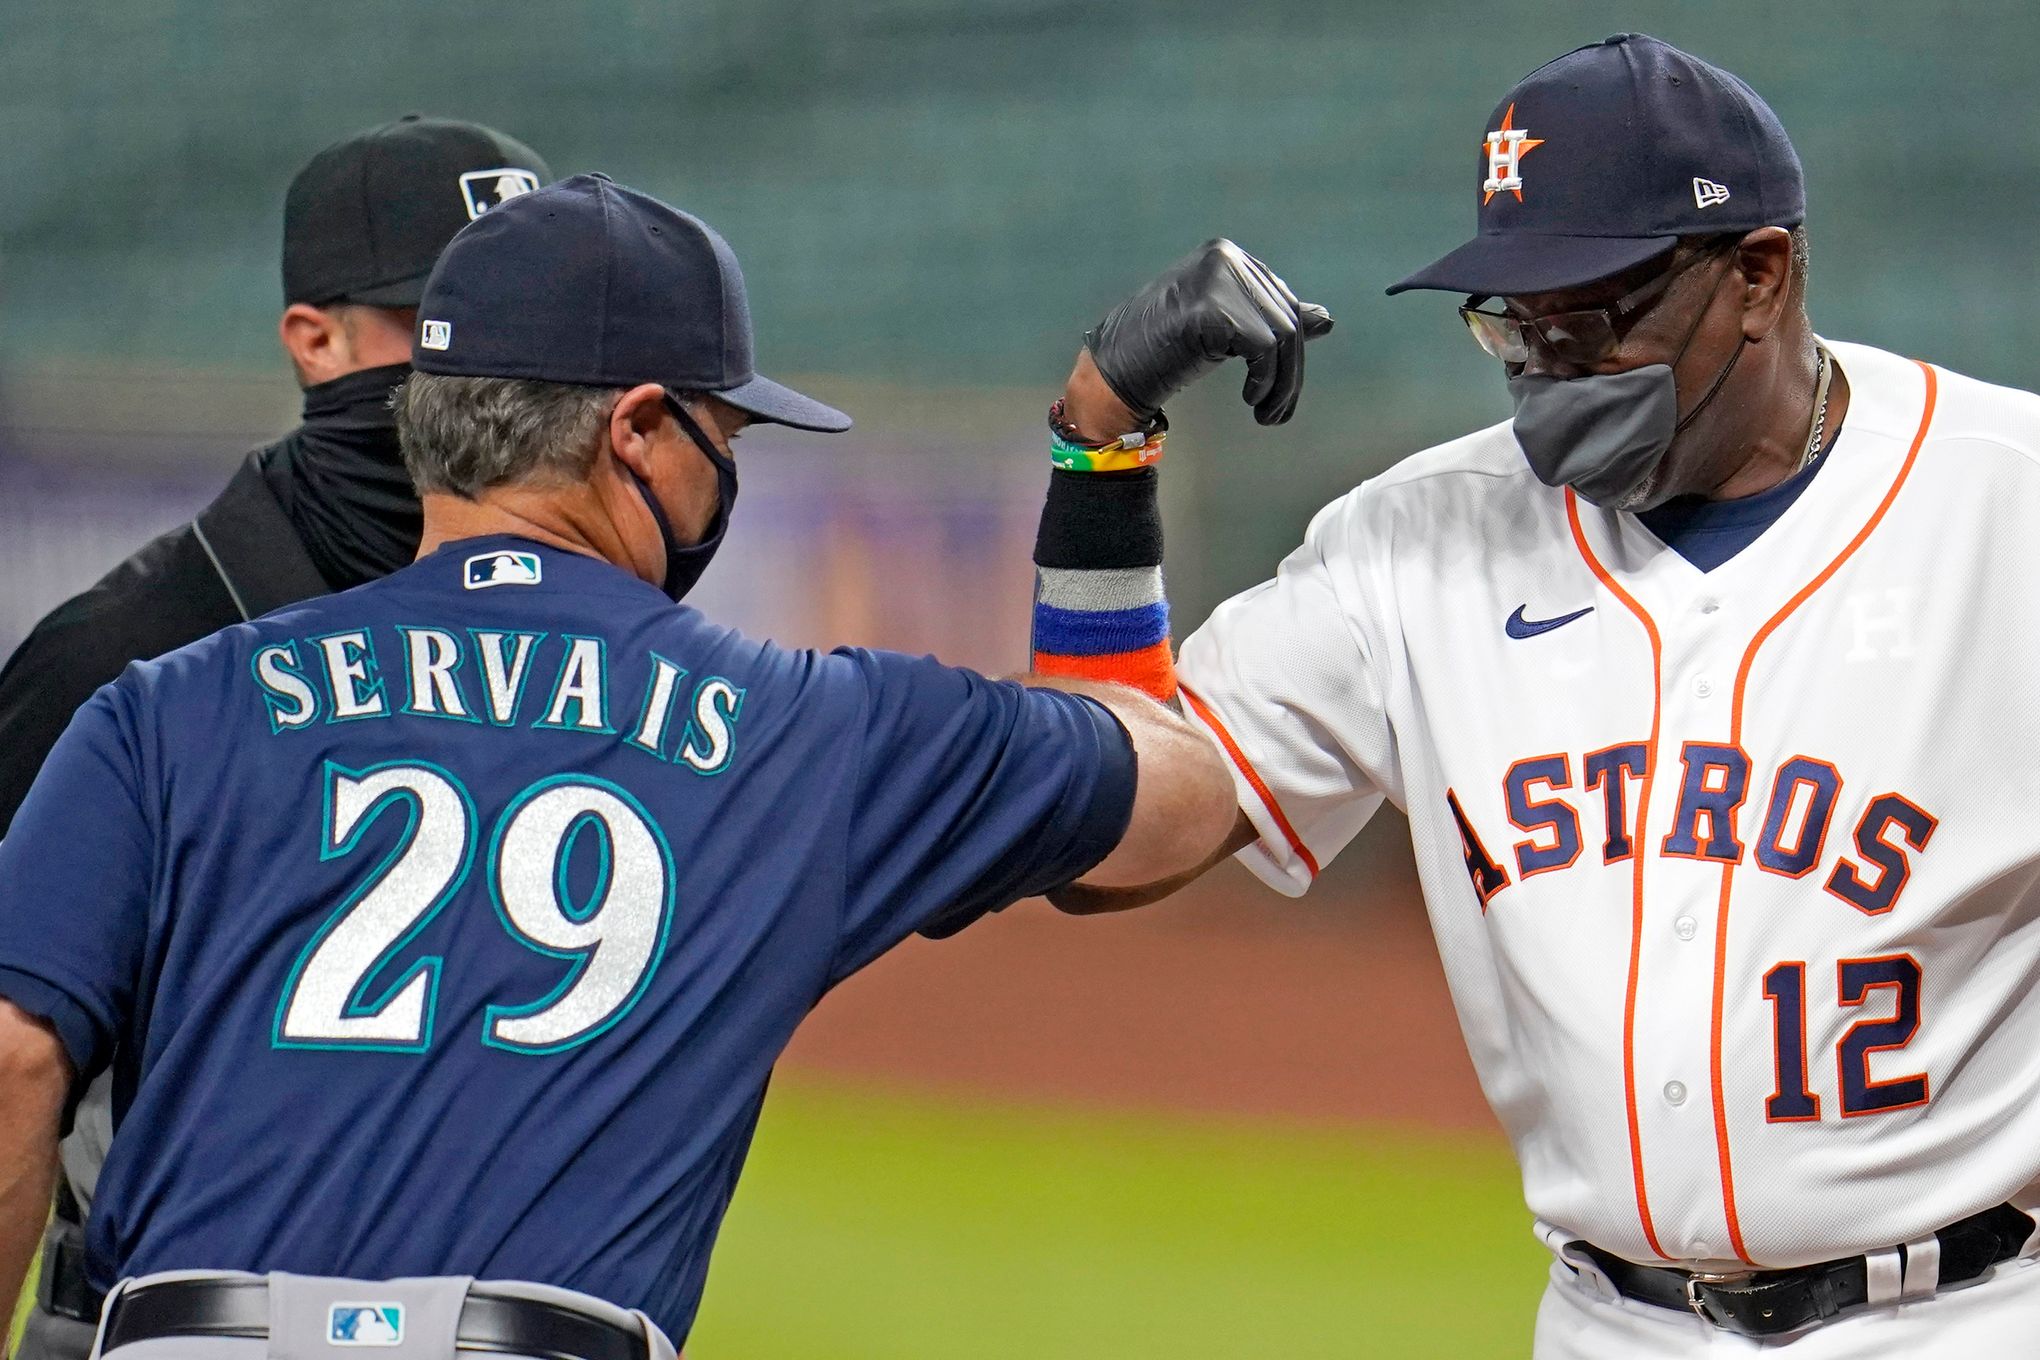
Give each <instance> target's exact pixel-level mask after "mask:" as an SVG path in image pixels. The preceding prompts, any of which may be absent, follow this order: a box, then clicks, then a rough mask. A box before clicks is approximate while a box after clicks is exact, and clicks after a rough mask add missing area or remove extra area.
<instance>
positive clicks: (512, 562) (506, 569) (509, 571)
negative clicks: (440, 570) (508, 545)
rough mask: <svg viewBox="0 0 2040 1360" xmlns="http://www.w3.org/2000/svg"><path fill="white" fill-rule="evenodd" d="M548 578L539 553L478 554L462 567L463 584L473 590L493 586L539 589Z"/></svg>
mask: <svg viewBox="0 0 2040 1360" xmlns="http://www.w3.org/2000/svg"><path fill="white" fill-rule="evenodd" d="M544 577H545V563H544V562H543V561H541V560H540V559H539V556H538V554H537V553H528V552H491V553H476V554H475V555H474V556H473V557H470V558H469V559H468V560H467V561H466V562H465V563H464V564H463V565H462V568H461V584H462V585H464V586H466V587H467V588H468V589H469V590H487V589H488V588H489V587H490V586H535V585H537V584H538V583H539V582H540V581H541V580H542V579H544Z"/></svg>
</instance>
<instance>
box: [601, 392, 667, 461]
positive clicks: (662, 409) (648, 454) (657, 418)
mask: <svg viewBox="0 0 2040 1360" xmlns="http://www.w3.org/2000/svg"><path fill="white" fill-rule="evenodd" d="M670 419H672V417H671V416H669V415H667V414H666V389H665V388H663V387H660V386H659V385H658V384H657V383H639V384H638V385H637V386H636V387H633V388H631V389H630V391H628V392H625V393H624V394H623V395H622V396H621V397H619V398H618V399H617V402H616V405H615V406H614V407H612V408H611V409H610V412H609V447H610V449H611V450H612V451H613V452H614V453H615V454H616V457H617V459H618V461H620V462H621V463H622V464H623V465H624V466H625V467H627V468H629V469H630V470H631V471H632V472H635V473H636V474H637V475H638V476H639V477H642V478H644V479H645V480H646V481H650V480H651V476H652V441H653V440H654V438H656V437H657V435H658V432H659V428H660V427H661V426H662V425H664V424H665V423H666V422H667V421H669V420H670Z"/></svg>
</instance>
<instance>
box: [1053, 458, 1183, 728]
mask: <svg viewBox="0 0 2040 1360" xmlns="http://www.w3.org/2000/svg"><path fill="white" fill-rule="evenodd" d="M1159 484H1160V483H1159V479H1158V477H1157V475H1156V471H1155V469H1153V468H1142V469H1140V470H1139V471H1135V472H1118V473H1098V472H1066V471H1063V470H1061V469H1056V470H1055V471H1053V472H1051V473H1050V474H1049V488H1048V499H1047V501H1046V503H1045V504H1044V505H1043V506H1042V512H1041V532H1040V533H1039V534H1038V535H1037V536H1036V538H1035V543H1034V563H1035V578H1034V580H1035V587H1034V669H1035V671H1036V672H1037V673H1039V674H1042V675H1066V676H1070V677H1072V678H1075V679H1081V680H1103V681H1108V682H1111V683H1114V684H1121V685H1131V686H1132V687H1133V688H1135V689H1138V690H1143V691H1145V692H1146V693H1148V694H1151V695H1153V696H1154V697H1155V698H1157V699H1159V700H1161V701H1162V702H1164V703H1167V702H1168V701H1169V700H1170V699H1173V698H1174V697H1175V695H1176V663H1175V658H1174V657H1173V656H1172V654H1171V653H1170V650H1169V601H1168V596H1167V595H1166V594H1165V593H1164V591H1163V587H1162V517H1161V507H1160V503H1159V500H1158V496H1157V491H1158V488H1159Z"/></svg>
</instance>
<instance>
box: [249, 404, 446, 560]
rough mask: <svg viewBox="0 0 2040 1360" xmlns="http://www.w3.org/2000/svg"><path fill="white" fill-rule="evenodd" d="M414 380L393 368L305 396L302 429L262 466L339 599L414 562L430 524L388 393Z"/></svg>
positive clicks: (286, 438) (270, 453) (281, 443)
mask: <svg viewBox="0 0 2040 1360" xmlns="http://www.w3.org/2000/svg"><path fill="white" fill-rule="evenodd" d="M410 375H411V368H410V365H408V364H390V365H388V366H386V367H383V368H365V369H362V370H361V371H360V372H358V373H349V374H348V375H346V376H345V377H342V378H335V379H334V380H333V381H331V382H324V383H319V384H317V385H316V386H313V387H308V388H306V389H305V416H304V424H302V425H300V426H299V427H298V428H297V429H295V430H293V431H291V432H290V433H289V434H287V435H285V436H284V437H283V438H282V439H281V440H279V441H278V442H277V443H276V444H274V445H272V446H271V448H270V449H269V451H268V453H267V455H266V456H265V457H264V459H263V464H262V467H263V473H264V476H265V477H266V478H267V479H268V482H269V486H270V489H271V490H272V491H274V492H275V493H276V498H277V500H278V501H279V502H281V503H282V505H283V508H284V511H285V513H286V514H288V515H289V516H290V521H291V524H292V525H293V526H295V528H296V529H297V533H298V538H299V539H300V540H302V542H303V543H304V545H305V551H306V553H307V554H308V555H309V556H310V557H311V559H312V563H313V565H314V566H316V567H317V568H318V569H319V575H321V576H322V577H324V578H325V580H326V584H327V585H329V586H331V587H332V588H333V589H334V590H346V589H349V588H350V587H353V586H358V585H360V584H362V583H363V582H365V581H373V580H375V579H377V578H378V577H382V576H387V575H389V574H390V573H391V572H393V571H395V570H397V568H399V567H402V566H404V565H405V564H407V563H409V562H410V561H411V559H412V558H414V557H416V556H417V555H418V536H419V534H420V532H421V531H422V530H423V527H424V516H423V514H422V512H421V511H420V510H419V507H418V493H417V491H416V490H414V489H413V488H412V486H411V476H410V474H409V473H408V472H406V471H404V458H403V453H402V451H401V450H400V449H399V447H398V445H397V418H396V415H395V413H394V412H392V411H391V410H390V393H391V392H392V391H393V390H394V389H395V388H396V387H397V386H398V384H400V383H402V382H403V381H404V379H405V378H408V377H409V376H410Z"/></svg>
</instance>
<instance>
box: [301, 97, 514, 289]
mask: <svg viewBox="0 0 2040 1360" xmlns="http://www.w3.org/2000/svg"><path fill="white" fill-rule="evenodd" d="M551 178H552V172H551V171H550V170H548V169H546V165H545V162H544V161H542V160H540V159H539V156H538V153H537V152H535V151H533V150H532V149H531V148H530V147H528V146H526V145H525V144H524V143H522V142H520V141H518V140H517V139H516V138H514V137H506V136H504V135H503V134H502V133H500V132H497V131H496V130H495V129H494V128H486V127H483V126H482V125H481V124H480V123H462V122H457V121H455V120H453V119H450V118H421V117H419V116H418V115H417V114H415V113H413V114H406V115H405V116H404V117H402V118H399V119H397V120H396V121H395V122H393V123H384V124H383V125H382V126H381V127H373V128H370V129H369V130H368V131H366V132H358V133H356V134H354V135H353V136H352V137H347V138H344V139H343V140H341V141H338V142H335V143H333V145H331V146H329V147H327V148H326V149H325V150H324V151H321V152H320V153H319V154H318V155H316V156H314V157H312V159H311V162H310V163H309V164H307V165H306V166H305V168H304V169H302V170H300V171H298V174H297V178H296V179H293V180H292V181H291V182H290V191H289V193H287V194H286V195H285V196H284V200H283V300H284V301H285V302H309V303H312V304H314V305H322V304H328V303H336V302H358V303H365V304H368V305H371V306H377V307H415V306H417V305H418V298H419V295H420V294H422V293H423V292H424V290H425V276H426V275H427V274H430V273H431V272H432V264H433V262H434V261H435V260H437V259H438V258H439V252H440V251H442V250H444V249H446V243H447V242H448V241H451V240H452V239H453V234H454V233H455V232H457V231H459V230H460V229H461V228H462V227H464V226H466V225H467V224H468V223H469V222H471V221H473V220H474V219H475V218H477V217H480V216H481V215H482V214H483V213H485V212H487V211H489V210H490V209H491V208H494V207H496V206H498V205H499V204H502V203H505V202H507V201H509V200H510V199H512V198H514V197H516V196H517V195H518V194H522V193H529V192H530V191H531V190H533V189H536V188H537V187H538V186H539V185H541V184H543V183H545V182H546V181H547V180H549V179H551Z"/></svg>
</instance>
